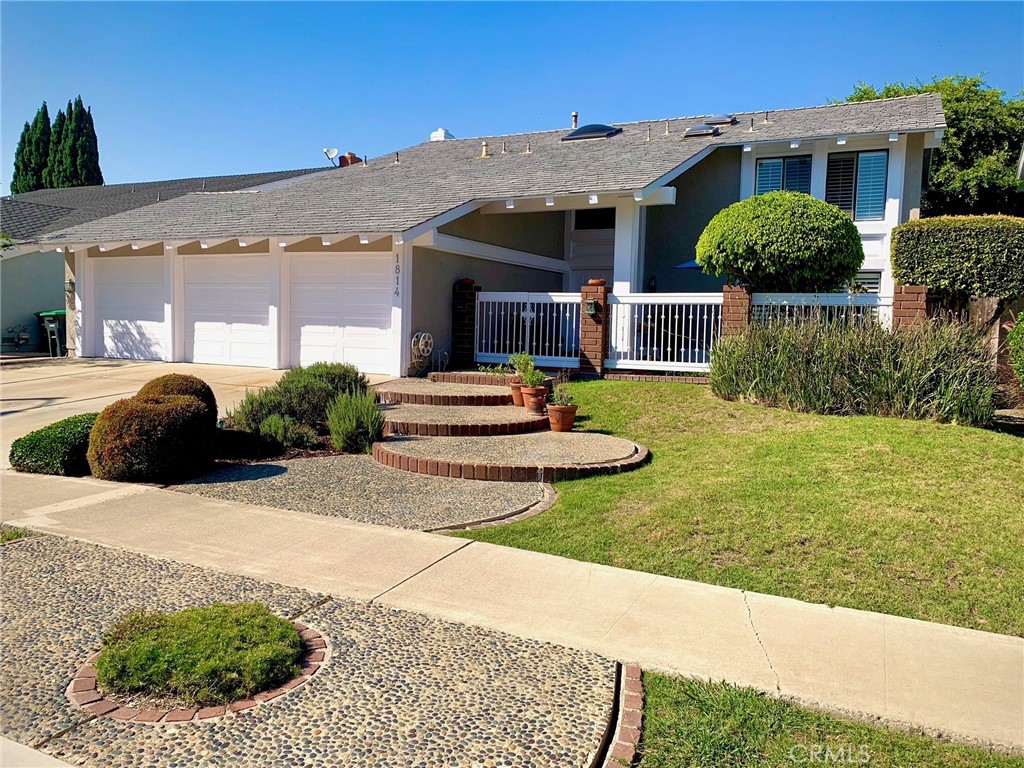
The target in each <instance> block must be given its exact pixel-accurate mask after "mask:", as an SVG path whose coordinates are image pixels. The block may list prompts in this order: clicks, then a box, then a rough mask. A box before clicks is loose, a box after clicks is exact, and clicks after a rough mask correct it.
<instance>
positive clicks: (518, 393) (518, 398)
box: [508, 376, 526, 407]
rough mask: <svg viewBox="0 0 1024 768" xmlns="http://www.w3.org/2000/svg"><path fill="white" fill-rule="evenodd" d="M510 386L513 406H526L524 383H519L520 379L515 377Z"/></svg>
mask: <svg viewBox="0 0 1024 768" xmlns="http://www.w3.org/2000/svg"><path fill="white" fill-rule="evenodd" d="M508 386H509V389H511V390H512V405H518V406H520V407H523V406H525V405H526V403H525V402H524V401H523V383H522V382H521V381H519V377H518V376H515V377H514V378H513V379H512V381H510V382H509V385H508Z"/></svg>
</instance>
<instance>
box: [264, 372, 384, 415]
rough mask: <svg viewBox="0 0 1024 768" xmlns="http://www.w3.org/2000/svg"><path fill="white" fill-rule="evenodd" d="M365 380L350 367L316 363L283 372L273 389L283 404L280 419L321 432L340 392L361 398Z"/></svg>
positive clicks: (365, 388)
mask: <svg viewBox="0 0 1024 768" xmlns="http://www.w3.org/2000/svg"><path fill="white" fill-rule="evenodd" d="M368 387H369V384H368V382H367V381H366V377H365V376H363V375H362V374H361V373H359V369H358V368H356V367H355V366H353V365H345V364H343V363H315V364H313V365H309V366H306V367H304V368H293V369H291V370H290V371H288V372H286V373H285V374H284V376H282V377H281V380H280V381H278V383H277V386H276V387H275V388H276V389H277V390H278V392H280V394H281V399H282V401H283V403H284V411H283V412H282V413H281V415H282V416H291V417H292V418H293V419H295V420H296V421H298V422H300V423H302V424H305V425H306V426H307V427H311V428H312V429H317V430H319V429H322V428H323V426H324V420H325V418H326V414H327V409H328V407H329V406H330V405H331V403H332V402H333V401H334V399H335V398H336V397H337V396H338V395H340V394H341V393H343V392H354V393H357V394H362V393H365V392H366V391H367V388H368Z"/></svg>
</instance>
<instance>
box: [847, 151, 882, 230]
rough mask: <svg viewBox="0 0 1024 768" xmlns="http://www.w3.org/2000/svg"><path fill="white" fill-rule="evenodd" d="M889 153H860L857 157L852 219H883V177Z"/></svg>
mask: <svg viewBox="0 0 1024 768" xmlns="http://www.w3.org/2000/svg"><path fill="white" fill-rule="evenodd" d="M888 166H889V153H888V152H886V151H882V152H861V153H860V155H859V156H858V157H857V206H856V212H855V213H854V216H853V218H854V219H856V220H858V221H868V220H872V219H874V220H878V219H884V218H885V177H886V175H887V172H888Z"/></svg>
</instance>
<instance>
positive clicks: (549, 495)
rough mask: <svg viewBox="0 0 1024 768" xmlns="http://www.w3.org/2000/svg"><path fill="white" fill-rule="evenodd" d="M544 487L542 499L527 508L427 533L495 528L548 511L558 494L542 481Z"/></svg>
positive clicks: (447, 526) (432, 529) (429, 530)
mask: <svg viewBox="0 0 1024 768" xmlns="http://www.w3.org/2000/svg"><path fill="white" fill-rule="evenodd" d="M542 486H543V488H544V495H543V497H541V500H540V501H535V502H534V503H533V504H531V505H530V506H528V507H526V508H525V509H520V510H517V511H515V512H510V513H508V514H507V515H498V516H497V517H485V518H482V519H480V520H474V521H472V522H469V523H459V524H457V525H445V526H442V527H440V528H427V529H426V532H427V533H449V532H452V531H478V530H480V529H481V528H493V527H494V526H496V525H508V524H509V523H517V522H519V521H520V520H526V519H527V518H528V517H533V516H534V515H539V514H540V513H541V512H547V511H548V510H549V509H551V508H552V507H553V506H555V502H556V501H558V495H557V494H556V493H555V489H554V488H552V487H551V485H550V484H548V483H542Z"/></svg>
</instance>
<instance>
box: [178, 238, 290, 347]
mask: <svg viewBox="0 0 1024 768" xmlns="http://www.w3.org/2000/svg"><path fill="white" fill-rule="evenodd" d="M184 283H185V360H187V361H188V362H192V363H217V364H221V365H253V366H262V367H276V363H277V351H276V350H272V349H271V334H270V260H269V258H268V257H267V256H186V257H185V275H184Z"/></svg>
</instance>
